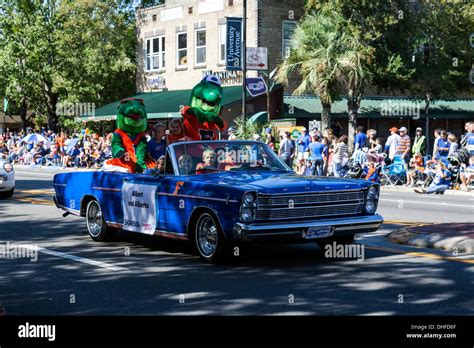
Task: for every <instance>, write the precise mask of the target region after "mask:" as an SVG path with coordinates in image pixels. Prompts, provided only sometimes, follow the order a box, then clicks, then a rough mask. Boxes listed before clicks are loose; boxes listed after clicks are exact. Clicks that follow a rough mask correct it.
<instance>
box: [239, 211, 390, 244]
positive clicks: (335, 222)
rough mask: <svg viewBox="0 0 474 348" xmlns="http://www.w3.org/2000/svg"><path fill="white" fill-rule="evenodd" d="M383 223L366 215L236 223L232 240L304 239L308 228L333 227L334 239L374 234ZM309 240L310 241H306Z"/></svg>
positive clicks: (377, 218)
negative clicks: (291, 221) (302, 220)
mask: <svg viewBox="0 0 474 348" xmlns="http://www.w3.org/2000/svg"><path fill="white" fill-rule="evenodd" d="M382 223H383V218H382V217H381V216H380V215H377V214H376V215H367V216H357V217H349V218H339V219H321V220H310V221H304V222H294V223H281V224H279V223H275V222H273V223H265V224H244V223H240V222H239V223H236V224H235V225H234V229H233V236H234V240H240V241H252V240H264V239H273V240H275V239H279V238H282V239H283V238H290V239H304V236H305V234H306V232H307V230H308V228H309V227H322V226H334V234H333V236H334V237H337V236H344V235H351V234H355V233H366V232H375V231H377V230H378V229H379V227H380V226H381V225H382ZM308 240H311V239H308Z"/></svg>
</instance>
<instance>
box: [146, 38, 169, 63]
mask: <svg viewBox="0 0 474 348" xmlns="http://www.w3.org/2000/svg"><path fill="white" fill-rule="evenodd" d="M164 68H165V37H164V36H159V37H155V38H152V39H147V40H146V70H147V71H153V70H161V69H164Z"/></svg>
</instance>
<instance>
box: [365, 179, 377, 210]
mask: <svg viewBox="0 0 474 348" xmlns="http://www.w3.org/2000/svg"><path fill="white" fill-rule="evenodd" d="M378 199H379V189H378V187H377V186H375V185H374V186H371V187H370V188H369V189H368V191H367V196H366V199H365V211H366V212H367V213H369V214H374V213H375V211H376V210H377V203H378Z"/></svg>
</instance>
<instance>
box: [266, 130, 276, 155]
mask: <svg viewBox="0 0 474 348" xmlns="http://www.w3.org/2000/svg"><path fill="white" fill-rule="evenodd" d="M266 144H267V145H268V146H269V147H270V149H272V150H273V151H275V137H274V136H273V135H272V134H271V133H267V134H266Z"/></svg>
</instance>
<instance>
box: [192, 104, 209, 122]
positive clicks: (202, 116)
mask: <svg viewBox="0 0 474 348" xmlns="http://www.w3.org/2000/svg"><path fill="white" fill-rule="evenodd" d="M188 114H191V115H195V116H196V117H197V119H198V121H199V123H204V122H206V114H205V112H204V111H202V110H201V109H199V108H189V109H188Z"/></svg>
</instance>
